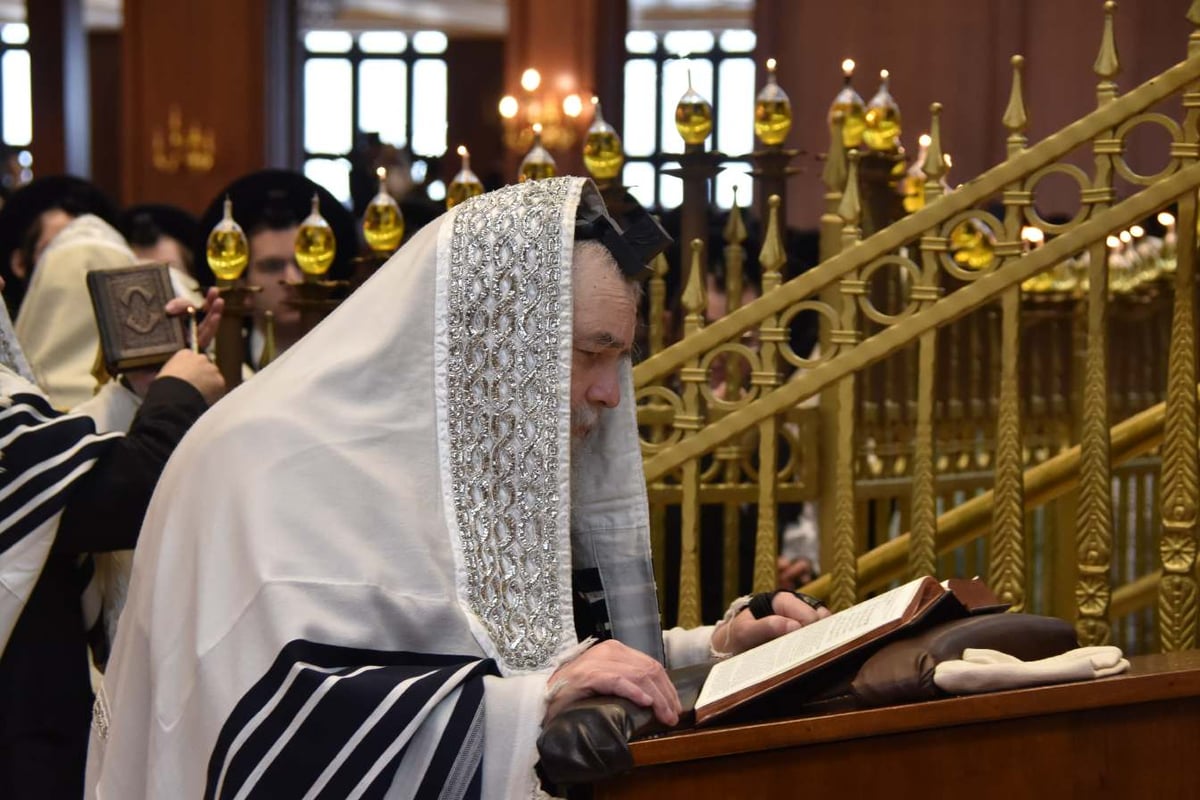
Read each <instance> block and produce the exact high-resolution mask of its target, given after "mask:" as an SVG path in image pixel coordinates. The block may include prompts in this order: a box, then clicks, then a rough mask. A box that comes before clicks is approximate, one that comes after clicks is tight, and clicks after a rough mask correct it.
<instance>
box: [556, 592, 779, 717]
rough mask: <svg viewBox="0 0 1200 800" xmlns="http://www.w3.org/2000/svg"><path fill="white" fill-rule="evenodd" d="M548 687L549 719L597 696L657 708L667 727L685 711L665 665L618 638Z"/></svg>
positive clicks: (584, 657)
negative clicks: (550, 695) (579, 701)
mask: <svg viewBox="0 0 1200 800" xmlns="http://www.w3.org/2000/svg"><path fill="white" fill-rule="evenodd" d="M797 602H798V601H797ZM802 605H803V604H802ZM547 685H548V686H549V687H550V688H551V690H552V691H553V692H554V696H553V697H552V698H551V699H550V703H549V705H548V706H547V707H546V719H547V720H550V719H552V718H553V717H555V716H557V715H558V713H559V712H561V711H562V710H563V709H564V708H565V707H566V706H567V705H569V704H570V703H572V702H574V701H575V700H582V699H583V698H585V697H593V696H595V695H616V696H617V697H624V698H625V699H626V700H630V701H632V702H634V703H637V704H638V705H639V706H642V707H643V708H646V707H653V708H654V716H655V717H657V718H658V720H659V722H662V723H663V724H664V725H675V724H676V723H678V722H679V712H680V711H681V710H682V706H680V704H679V693H678V692H676V691H675V685H674V684H672V683H671V681H670V679H669V678H668V677H667V671H666V670H665V669H663V665H662V664H660V663H658V662H657V661H655V660H654V659H653V658H651V657H650V656H648V655H646V654H645V653H643V652H641V651H640V650H634V649H633V648H632V647H629V646H628V645H624V644H621V643H620V642H618V641H616V640H615V639H609V640H608V641H606V642H601V643H600V644H598V645H596V646H595V647H592V648H591V649H589V650H588V651H587V652H585V653H584V654H583V655H581V656H579V657H578V658H576V659H573V660H572V661H569V662H567V663H566V664H563V665H562V666H561V667H559V668H558V670H557V671H556V672H555V673H554V674H553V675H551V676H550V680H549V681H548V682H547ZM554 687H558V688H557V690H555V688H554Z"/></svg>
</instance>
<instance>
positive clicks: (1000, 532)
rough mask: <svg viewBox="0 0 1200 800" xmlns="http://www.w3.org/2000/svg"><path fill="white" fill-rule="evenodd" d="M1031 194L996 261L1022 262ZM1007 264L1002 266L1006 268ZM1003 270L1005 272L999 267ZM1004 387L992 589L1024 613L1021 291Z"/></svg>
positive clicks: (1006, 344) (1009, 122) (1019, 116)
mask: <svg viewBox="0 0 1200 800" xmlns="http://www.w3.org/2000/svg"><path fill="white" fill-rule="evenodd" d="M1024 63H1025V59H1024V58H1022V57H1021V56H1013V58H1012V66H1013V81H1012V92H1011V94H1010V96H1009V100H1008V108H1007V109H1006V110H1005V112H1004V119H1003V122H1004V127H1005V128H1007V129H1008V157H1009V158H1012V157H1014V156H1016V155H1017V154H1018V153H1020V152H1021V151H1022V150H1024V149H1025V142H1026V139H1025V126H1026V125H1027V124H1028V119H1027V117H1026V114H1025V98H1024V94H1023V92H1022V88H1021V68H1022V66H1023V65H1024ZM1032 202H1033V196H1032V193H1031V192H1029V191H1024V190H1022V189H1021V185H1020V184H1019V183H1016V184H1012V185H1010V186H1009V187H1008V188H1007V189H1006V190H1005V192H1004V240H1005V241H1004V242H1003V243H1002V245H998V246H997V248H996V257H997V258H1004V259H1005V260H1009V259H1015V258H1020V255H1021V227H1022V222H1023V220H1024V209H1025V207H1026V206H1028V205H1029V204H1030V203H1032ZM1002 263H1003V262H1002ZM1000 269H1003V266H1001V267H1000ZM1000 315H1001V316H1000V386H999V403H998V408H997V419H996V483H995V493H996V502H995V505H994V506H993V507H992V540H991V553H990V558H989V564H988V583H989V585H990V586H991V587H992V590H993V591H995V592H996V595H997V596H998V597H999V598H1000V599H1001V600H1002V601H1003V602H1005V603H1011V604H1012V608H1013V610H1014V611H1021V610H1022V609H1024V607H1025V482H1024V476H1023V474H1022V473H1023V471H1024V458H1023V452H1022V446H1023V443H1024V439H1023V436H1022V431H1021V382H1020V379H1021V287H1020V286H1019V285H1017V286H1013V287H1011V288H1009V289H1007V290H1006V291H1005V292H1004V294H1003V295H1002V296H1001V298H1000Z"/></svg>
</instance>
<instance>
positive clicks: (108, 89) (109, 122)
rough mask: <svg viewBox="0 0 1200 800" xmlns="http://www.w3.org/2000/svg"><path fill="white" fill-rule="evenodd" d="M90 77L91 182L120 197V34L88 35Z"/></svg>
mask: <svg viewBox="0 0 1200 800" xmlns="http://www.w3.org/2000/svg"><path fill="white" fill-rule="evenodd" d="M88 63H89V65H90V68H91V69H90V71H91V74H90V75H89V78H88V83H89V85H90V86H91V106H92V114H91V119H92V131H91V133H92V182H93V183H94V184H96V185H97V186H99V187H100V188H101V189H103V190H104V191H105V193H107V194H108V196H109V197H112V198H114V199H116V198H117V197H120V195H121V126H122V119H121V88H122V87H121V33H120V31H93V32H91V33H89V34H88Z"/></svg>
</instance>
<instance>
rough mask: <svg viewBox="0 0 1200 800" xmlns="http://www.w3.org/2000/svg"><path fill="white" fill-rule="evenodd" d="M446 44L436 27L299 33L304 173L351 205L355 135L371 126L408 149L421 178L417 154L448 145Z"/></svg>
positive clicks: (370, 130)
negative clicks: (414, 30)
mask: <svg viewBox="0 0 1200 800" xmlns="http://www.w3.org/2000/svg"><path fill="white" fill-rule="evenodd" d="M447 44H448V41H447V38H446V35H445V34H444V33H441V32H440V31H419V32H417V33H413V34H408V33H404V32H402V31H367V32H364V33H358V34H354V33H351V32H349V31H338V30H312V31H308V32H307V33H306V34H304V40H303V45H304V66H303V86H304V89H303V95H302V96H303V101H302V102H303V120H304V123H303V125H304V130H303V147H304V174H305V175H307V176H308V177H309V178H311V179H312V180H314V181H316V182H317V183H319V184H321V185H322V186H324V187H325V188H326V189H328V190H329V191H330V192H331V193H332V194H333V195H334V196H335V197H337V198H338V199H339V200H341V201H342V202H343V203H346V204H349V203H350V157H351V155H352V151H353V149H354V146H355V142H356V141H357V140H359V139H360V134H367V133H374V134H378V136H379V139H380V142H381V143H383V144H385V145H392V146H394V147H397V148H406V147H407V148H408V150H409V151H410V152H411V153H412V156H413V165H412V167H413V172H414V175H413V178H414V180H417V181H419V180H420V179H421V178H420V177H418V175H423V173H424V170H425V169H426V165H425V163H424V162H423V161H420V159H421V158H422V157H437V156H441V155H442V154H443V153H445V152H446V94H447V70H446V58H445V52H446V46H447ZM430 188H431V189H433V188H434V187H430Z"/></svg>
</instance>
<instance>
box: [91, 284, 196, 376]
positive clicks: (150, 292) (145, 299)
mask: <svg viewBox="0 0 1200 800" xmlns="http://www.w3.org/2000/svg"><path fill="white" fill-rule="evenodd" d="M87 283H88V291H89V292H90V293H91V296H92V308H93V309H94V310H95V312H96V325H97V327H99V329H100V348H101V350H102V351H103V353H104V366H105V368H106V369H107V370H108V372H109V374H110V375H116V374H118V373H121V372H125V371H127V370H130V369H136V368H138V367H155V366H159V365H160V364H164V363H166V361H167V359H169V358H170V357H171V356H172V355H173V354H174V353H175V352H176V351H177V350H181V349H183V348H185V347H187V340H186V339H185V337H184V333H183V323H182V322H181V321H180V320H178V319H175V318H172V317H168V316H167V313H166V311H165V310H164V308H163V307H164V306H165V305H166V304H167V301H168V300H170V299H171V298H172V297H174V296H175V295H174V292H173V291H172V289H171V276H170V272H169V268H168V267H167V265H166V264H139V265H137V266H134V267H124V268H121V269H109V270H97V271H94V272H89V273H88V276H87Z"/></svg>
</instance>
